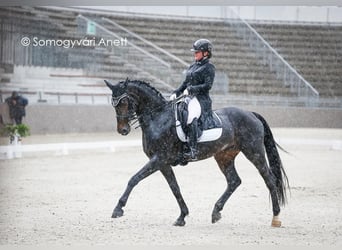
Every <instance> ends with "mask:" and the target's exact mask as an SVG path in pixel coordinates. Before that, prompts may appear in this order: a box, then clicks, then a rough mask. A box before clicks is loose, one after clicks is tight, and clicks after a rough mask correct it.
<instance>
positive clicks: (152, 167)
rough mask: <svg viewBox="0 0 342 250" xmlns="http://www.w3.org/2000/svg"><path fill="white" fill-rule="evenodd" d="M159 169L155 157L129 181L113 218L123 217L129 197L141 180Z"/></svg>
mask: <svg viewBox="0 0 342 250" xmlns="http://www.w3.org/2000/svg"><path fill="white" fill-rule="evenodd" d="M158 169H159V165H158V161H157V158H156V157H154V158H152V159H151V160H150V161H149V162H148V163H147V164H146V165H145V166H144V167H143V168H142V169H140V170H139V171H138V172H137V173H136V174H135V175H134V176H133V177H132V178H131V179H130V180H129V181H128V184H127V187H126V190H125V192H124V193H123V195H122V196H121V198H120V199H119V202H118V204H117V205H116V207H115V209H114V211H113V214H112V218H117V217H121V216H122V215H123V213H124V211H123V209H122V208H123V207H124V206H125V205H126V203H127V200H128V196H129V195H130V193H131V192H132V190H133V188H134V187H135V186H136V185H137V184H138V183H139V182H140V181H141V180H143V179H144V178H146V177H147V176H149V175H151V174H153V173H154V172H156V171H157V170H158Z"/></svg>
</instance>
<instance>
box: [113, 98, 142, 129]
mask: <svg viewBox="0 0 342 250" xmlns="http://www.w3.org/2000/svg"><path fill="white" fill-rule="evenodd" d="M124 98H127V99H128V100H129V102H128V113H127V114H126V115H118V114H117V112H116V117H117V118H128V122H131V121H132V120H136V119H137V118H138V117H137V115H136V113H135V103H134V100H133V101H132V98H131V97H130V96H129V95H128V94H127V93H123V94H122V95H120V96H118V97H114V96H112V106H113V108H116V107H117V106H118V105H119V103H120V102H121V100H123V99H124ZM134 123H135V122H134Z"/></svg>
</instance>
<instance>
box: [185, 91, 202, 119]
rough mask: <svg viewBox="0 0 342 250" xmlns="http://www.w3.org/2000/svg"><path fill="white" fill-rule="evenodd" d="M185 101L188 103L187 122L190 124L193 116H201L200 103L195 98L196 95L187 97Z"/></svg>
mask: <svg viewBox="0 0 342 250" xmlns="http://www.w3.org/2000/svg"><path fill="white" fill-rule="evenodd" d="M185 101H186V103H187V104H188V121H187V124H191V123H192V121H193V120H194V119H195V118H199V117H200V116H201V105H200V103H199V101H198V100H197V97H192V98H190V97H187V98H186V100H185Z"/></svg>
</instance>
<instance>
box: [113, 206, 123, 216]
mask: <svg viewBox="0 0 342 250" xmlns="http://www.w3.org/2000/svg"><path fill="white" fill-rule="evenodd" d="M123 214H124V211H123V209H122V208H118V207H117V208H115V209H114V211H113V214H112V218H119V217H121V216H123Z"/></svg>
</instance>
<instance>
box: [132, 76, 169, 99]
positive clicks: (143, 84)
mask: <svg viewBox="0 0 342 250" xmlns="http://www.w3.org/2000/svg"><path fill="white" fill-rule="evenodd" d="M128 82H129V83H130V84H132V83H133V84H138V85H140V86H143V87H144V88H148V89H149V90H150V91H151V92H152V93H153V94H154V95H156V96H158V97H159V98H160V99H162V100H163V101H166V99H165V98H164V96H163V95H162V94H161V93H160V91H158V90H157V89H156V88H155V87H153V86H151V85H150V83H148V82H144V81H141V80H129V81H128Z"/></svg>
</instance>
